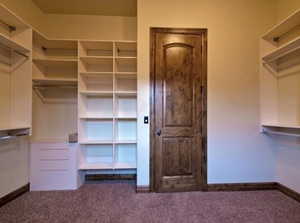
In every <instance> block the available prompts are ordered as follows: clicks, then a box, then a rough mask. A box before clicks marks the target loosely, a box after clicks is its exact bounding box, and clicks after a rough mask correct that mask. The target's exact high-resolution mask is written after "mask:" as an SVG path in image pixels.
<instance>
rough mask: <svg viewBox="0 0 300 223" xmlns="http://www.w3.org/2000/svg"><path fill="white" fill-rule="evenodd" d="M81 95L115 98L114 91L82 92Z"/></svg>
mask: <svg viewBox="0 0 300 223" xmlns="http://www.w3.org/2000/svg"><path fill="white" fill-rule="evenodd" d="M80 94H82V95H87V96H103V97H107V96H113V92H112V91H80Z"/></svg>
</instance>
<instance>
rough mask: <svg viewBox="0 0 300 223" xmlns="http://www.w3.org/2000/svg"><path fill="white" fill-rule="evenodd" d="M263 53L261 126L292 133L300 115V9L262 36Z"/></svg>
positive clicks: (275, 131) (269, 129)
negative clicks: (290, 130) (291, 130)
mask: <svg viewBox="0 0 300 223" xmlns="http://www.w3.org/2000/svg"><path fill="white" fill-rule="evenodd" d="M270 42H271V43H272V44H270ZM261 55H262V56H261V69H260V86H261V88H260V95H261V106H260V108H261V123H263V124H262V128H263V129H265V130H268V132H269V133H270V132H271V131H273V134H275V133H280V132H282V133H284V134H285V135H286V134H290V133H289V129H297V127H298V121H299V118H300V110H299V107H300V103H299V102H300V91H299V84H298V83H299V80H300V79H299V78H300V75H299V74H300V10H298V11H297V12H295V13H293V14H292V15H291V16H289V17H288V18H286V19H285V20H283V21H282V22H281V23H279V24H278V25H276V26H274V27H273V28H272V29H271V30H270V31H268V32H267V33H266V34H265V35H264V36H263V37H262V41H261ZM283 123H295V125H285V124H283ZM291 134H294V133H291Z"/></svg>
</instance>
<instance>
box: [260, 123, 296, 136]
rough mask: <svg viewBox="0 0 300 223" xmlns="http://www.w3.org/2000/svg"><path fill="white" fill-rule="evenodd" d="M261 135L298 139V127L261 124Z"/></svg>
mask: <svg viewBox="0 0 300 223" xmlns="http://www.w3.org/2000/svg"><path fill="white" fill-rule="evenodd" d="M262 133H264V134H268V135H275V136H289V137H300V125H285V124H262Z"/></svg>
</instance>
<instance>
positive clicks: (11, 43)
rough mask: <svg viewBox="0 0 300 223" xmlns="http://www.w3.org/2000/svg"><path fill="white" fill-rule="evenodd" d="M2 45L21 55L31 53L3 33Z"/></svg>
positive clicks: (0, 42)
mask: <svg viewBox="0 0 300 223" xmlns="http://www.w3.org/2000/svg"><path fill="white" fill-rule="evenodd" d="M0 44H1V45H3V46H6V47H7V48H9V49H12V50H14V51H16V52H19V53H21V54H27V53H29V52H30V51H31V50H29V49H27V48H26V47H25V46H23V45H21V44H20V43H17V42H16V41H13V40H12V39H10V38H9V37H7V36H5V35H3V34H1V33H0Z"/></svg>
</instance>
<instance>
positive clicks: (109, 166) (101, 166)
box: [79, 163, 113, 170]
mask: <svg viewBox="0 0 300 223" xmlns="http://www.w3.org/2000/svg"><path fill="white" fill-rule="evenodd" d="M110 169H113V164H104V163H95V164H93V163H81V164H80V166H79V170H110Z"/></svg>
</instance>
